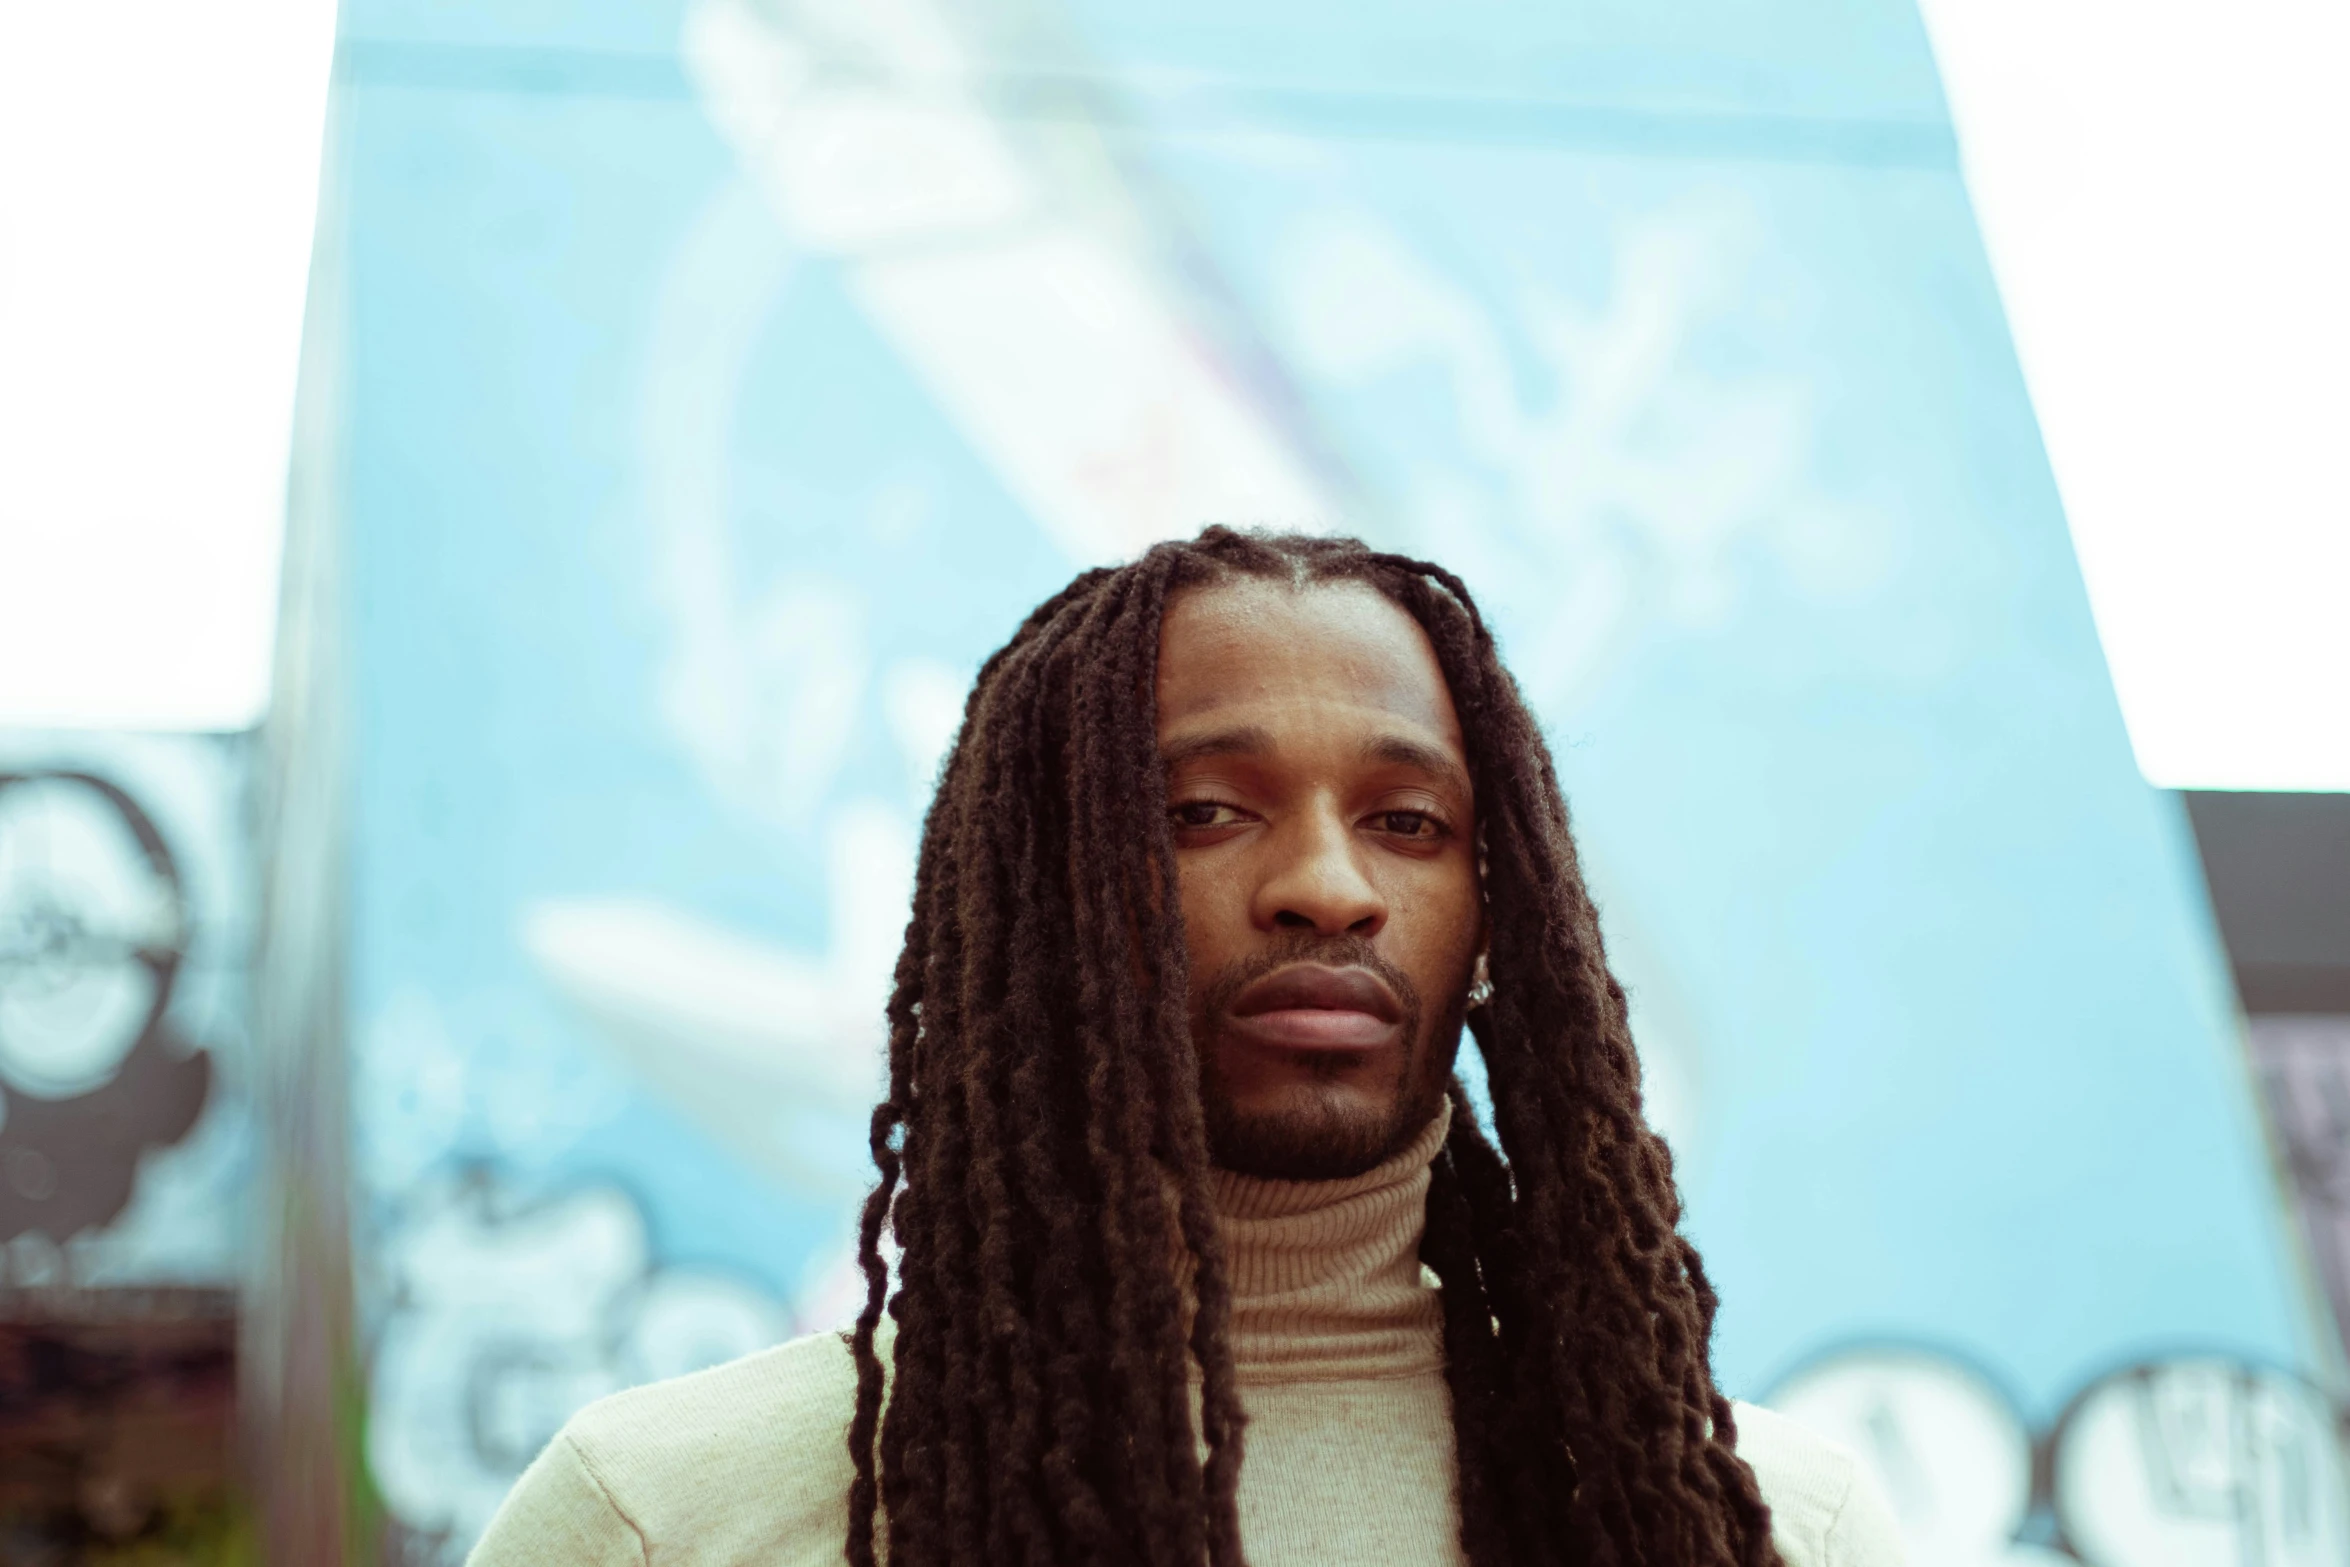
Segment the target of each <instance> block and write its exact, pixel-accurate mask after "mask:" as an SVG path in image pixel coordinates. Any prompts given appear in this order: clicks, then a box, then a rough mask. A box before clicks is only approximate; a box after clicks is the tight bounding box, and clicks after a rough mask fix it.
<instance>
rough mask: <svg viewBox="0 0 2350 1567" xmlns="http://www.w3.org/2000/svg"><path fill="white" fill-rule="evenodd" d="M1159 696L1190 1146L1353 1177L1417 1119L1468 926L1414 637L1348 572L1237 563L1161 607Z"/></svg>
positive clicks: (1466, 821) (1438, 724) (1464, 820)
mask: <svg viewBox="0 0 2350 1567" xmlns="http://www.w3.org/2000/svg"><path fill="white" fill-rule="evenodd" d="M1158 706H1159V714H1158V724H1159V754H1160V755H1161V757H1162V758H1164V759H1165V762H1166V766H1167V799H1168V804H1169V807H1170V810H1171V812H1172V817H1173V827H1174V835H1175V862H1176V868H1177V871H1178V874H1179V878H1180V882H1181V887H1182V896H1183V923H1184V933H1185V939H1186V944H1187V946H1188V948H1189V951H1190V959H1191V997H1190V1003H1191V1027H1192V1037H1193V1039H1194V1040H1196V1041H1197V1043H1198V1048H1199V1054H1200V1074H1201V1084H1200V1089H1201V1094H1202V1098H1203V1101H1204V1105H1205V1109H1206V1112H1207V1126H1208V1151H1209V1155H1210V1157H1212V1158H1213V1159H1214V1160H1215V1162H1216V1163H1217V1164H1219V1165H1221V1166H1223V1167H1224V1168H1226V1169H1230V1170H1237V1171H1240V1172H1242V1173H1244V1174H1250V1175H1262V1176H1271V1177H1276V1178H1280V1179H1287V1180H1332V1179H1337V1178H1340V1177H1344V1176H1348V1175H1358V1174H1360V1173H1362V1172H1363V1171H1365V1170H1368V1169H1370V1168H1371V1167H1372V1166H1373V1165H1375V1164H1377V1163H1379V1162H1380V1161H1381V1160H1382V1159H1385V1158H1387V1157H1388V1156H1389V1155H1391V1154H1393V1153H1395V1152H1397V1151H1399V1150H1400V1149H1401V1148H1402V1147H1403V1146H1404V1144H1406V1143H1408V1142H1409V1141H1410V1140H1411V1138H1412V1137H1413V1136H1414V1135H1415V1134H1417V1133H1418V1132H1419V1130H1420V1128H1421V1127H1423V1126H1425V1125H1426V1124H1427V1122H1428V1120H1429V1118H1430V1117H1432V1116H1433V1115H1434V1114H1435V1113H1436V1110H1437V1106H1438V1105H1439V1103H1440V1102H1441V1100H1442V1096H1443V1092H1444V1083H1445V1080H1446V1078H1447V1077H1448V1076H1449V1075H1450V1073H1451V1071H1452V1061H1453V1056H1454V1054H1455V1052H1456V1051H1457V1049H1458V1047H1459V1044H1460V1026H1461V1008H1462V1000H1463V997H1464V995H1465V993H1466V991H1467V989H1468V984H1469V974H1470V970H1471V968H1472V967H1473V965H1474V964H1475V961H1476V955H1477V952H1478V949H1479V948H1480V946H1481V945H1482V943H1483V939H1484V918H1483V907H1482V902H1481V900H1480V898H1479V893H1478V884H1477V824H1476V820H1475V807H1476V802H1475V800H1474V799H1473V798H1472V797H1471V793H1470V786H1469V774H1468V764H1467V759H1466V756H1465V754H1464V752H1463V749H1462V745H1461V726H1460V719H1459V717H1458V716H1457V715H1456V714H1455V713H1454V712H1453V705H1452V694H1451V692H1450V691H1449V690H1448V689H1447V688H1446V686H1445V683H1444V674H1443V671H1442V670H1441V669H1440V668H1439V667H1438V665H1437V662H1436V653H1435V650H1434V649H1433V648H1431V647H1430V646H1429V645H1428V639H1427V636H1426V635H1425V634H1424V633H1423V632H1422V631H1421V630H1420V627H1419V625H1418V623H1417V622H1415V621H1414V620H1413V619H1412V618H1411V616H1409V615H1408V614H1406V613H1405V612H1404V611H1403V610H1402V609H1401V608H1399V607H1398V606H1397V605H1395V604H1394V603H1392V602H1390V601H1389V600H1388V599H1386V598H1385V597H1383V596H1382V595H1380V594H1379V593H1378V592H1377V591H1376V590H1374V589H1372V588H1369V587H1367V586H1363V585H1361V584H1355V583H1346V584H1333V585H1327V586H1318V587H1311V588H1305V589H1302V590H1300V589H1292V588H1290V587H1288V586H1287V585H1286V584H1282V583H1275V582H1266V581H1260V580H1257V579H1253V578H1242V579H1239V580H1236V581H1233V582H1228V583H1219V584H1216V585H1214V586H1211V587H1205V588H1198V589H1193V590H1191V591H1189V592H1186V593H1183V594H1181V595H1179V596H1178V597H1177V598H1176V599H1175V600H1174V601H1173V602H1171V603H1170V604H1169V605H1168V607H1167V614H1166V620H1165V623H1164V625H1163V627H1162V629H1161V631H1160V640H1159V678H1158Z"/></svg>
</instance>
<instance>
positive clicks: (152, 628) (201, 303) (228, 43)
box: [0, 0, 334, 729]
mask: <svg viewBox="0 0 2350 1567" xmlns="http://www.w3.org/2000/svg"><path fill="white" fill-rule="evenodd" d="M333 43H334V5H333V4H332V0H230V3H228V4H224V5H187V4H180V3H165V0H110V3H106V4H83V3H64V4H56V3H50V4H39V3H34V4H24V5H8V6H0V725H24V724H52V723H54V724H72V725H93V726H127V727H158V728H195V729H216V728H229V729H233V728H242V727H244V726H247V725H249V724H251V723H253V722H254V721H255V719H256V718H257V717H258V716H259V715H260V713H261V711H262V708H263V706H264V705H265V703H266V701H267V698H268V682H269V658H270V648H271V643H272V640H273V634H274V630H275V622H276V598H277V557H278V548H279V540H280V536H281V532H282V525H283V521H284V515H285V489H286V458H287V451H288V447H289V444H290V437H291V428H292V416H293V406H294V364H295V357H296V353H297V350H298V346H299V343H300V339H301V326H302V299H303V285H304V281H305V278H306V276H307V273H308V269H309V255H310V237H311V227H312V221H311V220H312V214H313V212H314V210H315V208H316V203H317V191H318V165H319V147H320V138H321V133H322V129H323V126H324V124H325V112H326V88H327V78H328V68H329V62H330V59H331V56H332V51H333Z"/></svg>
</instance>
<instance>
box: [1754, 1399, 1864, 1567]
mask: <svg viewBox="0 0 2350 1567" xmlns="http://www.w3.org/2000/svg"><path fill="white" fill-rule="evenodd" d="M1733 1408H1734V1413H1735V1414H1736V1417H1737V1421H1738V1443H1737V1447H1738V1456H1739V1457H1740V1458H1742V1459H1744V1460H1745V1461H1746V1466H1747V1467H1748V1468H1749V1469H1752V1470H1753V1471H1754V1478H1755V1482H1756V1484H1757V1485H1759V1486H1760V1487H1761V1488H1762V1494H1763V1500H1764V1501H1766V1502H1768V1503H1769V1504H1770V1508H1771V1540H1772V1543H1773V1544H1775V1545H1777V1546H1778V1548H1779V1555H1780V1557H1781V1559H1782V1560H1783V1561H1784V1562H1785V1563H1786V1564H1787V1567H1901V1563H1902V1561H1903V1559H1904V1558H1903V1553H1902V1546H1901V1531H1900V1529H1899V1527H1898V1526H1897V1525H1896V1524H1895V1522H1894V1520H1893V1511H1892V1509H1891V1507H1889V1506H1888V1505H1887V1504H1886V1501H1885V1497H1884V1493H1883V1492H1882V1491H1880V1490H1879V1489H1878V1486H1877V1482H1876V1480H1875V1479H1874V1478H1873V1477H1872V1476H1871V1475H1870V1474H1869V1472H1868V1470H1867V1469H1866V1468H1865V1467H1864V1466H1863V1465H1862V1464H1861V1462H1860V1460H1859V1459H1857V1458H1855V1457H1853V1455H1852V1454H1851V1453H1850V1452H1848V1451H1847V1450H1846V1449H1844V1448H1843V1447H1841V1446H1839V1445H1837V1444H1836V1443H1834V1442H1831V1441H1829V1440H1828V1439H1827V1438H1826V1437H1824V1436H1821V1435H1819V1434H1818V1433H1816V1432H1814V1431H1813V1430H1812V1429H1811V1428H1810V1427H1808V1426H1804V1425H1801V1424H1798V1423H1797V1422H1796V1421H1793V1420H1790V1419H1788V1418H1787V1417H1786V1416H1785V1415H1782V1414H1779V1413H1776V1412H1775V1411H1773V1410H1768V1409H1765V1408H1763V1407H1762V1406H1761V1405H1759V1404H1747V1403H1740V1404H1737V1405H1735V1406H1733Z"/></svg>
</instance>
